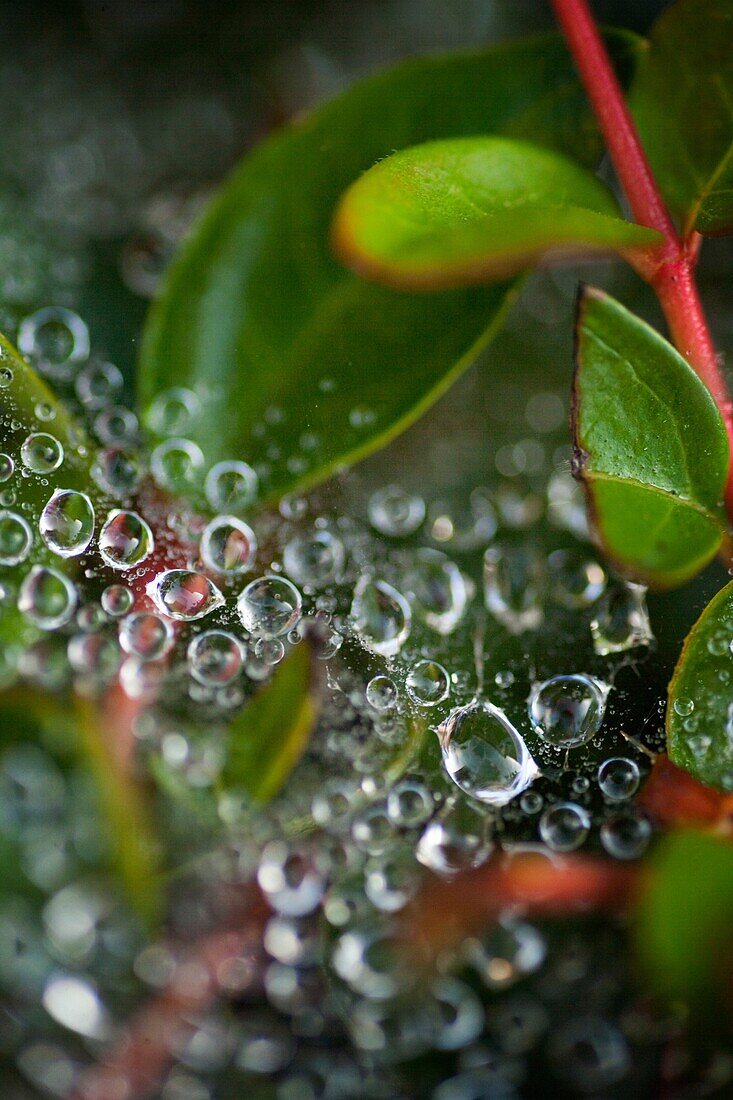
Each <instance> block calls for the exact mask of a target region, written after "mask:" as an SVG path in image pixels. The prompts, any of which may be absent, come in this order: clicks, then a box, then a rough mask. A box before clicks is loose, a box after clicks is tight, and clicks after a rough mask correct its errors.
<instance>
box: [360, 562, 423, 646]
mask: <svg viewBox="0 0 733 1100" xmlns="http://www.w3.org/2000/svg"><path fill="white" fill-rule="evenodd" d="M351 620H352V623H353V627H354V630H355V631H356V633H357V634H358V635H359V636H360V637H361V638H362V640H363V641H364V642H365V643H366V644H367V645H368V646H370V647H371V649H373V650H374V652H375V653H381V654H382V656H383V657H393V656H394V654H395V653H397V652H399V650H400V648H401V647H402V645H403V643H404V642H405V641H406V640H407V638H408V636H409V634H410V627H411V625H412V613H411V611H410V605H409V604H408V602H407V600H406V599H405V597H404V596H403V595H402V594H401V593H400V592H398V591H397V589H396V588H393V587H392V585H391V584H387V582H386V581H380V580H374V579H373V578H371V577H368V576H364V577H362V578H361V580H360V581H359V582H358V584H357V586H356V588H355V589H354V599H353V601H352V604H351Z"/></svg>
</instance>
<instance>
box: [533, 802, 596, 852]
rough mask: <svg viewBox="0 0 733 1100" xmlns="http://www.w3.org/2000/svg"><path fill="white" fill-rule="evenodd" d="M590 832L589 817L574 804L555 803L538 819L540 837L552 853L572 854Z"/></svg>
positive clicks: (586, 812)
mask: <svg viewBox="0 0 733 1100" xmlns="http://www.w3.org/2000/svg"><path fill="white" fill-rule="evenodd" d="M589 832H590V815H589V814H588V811H587V810H584V809H583V807H582V806H578V805H577V804H576V803H575V802H556V803H555V804H554V805H552V806H548V807H547V809H546V810H545V811H544V813H543V814H542V817H541V818H540V836H541V837H542V839H543V841H544V842H545V844H546V845H547V847H548V848H552V850H553V851H554V852H573V851H575V849H576V848H579V847H580V846H581V844H582V843H583V841H584V840H585V839H586V837H587V836H588V833H589Z"/></svg>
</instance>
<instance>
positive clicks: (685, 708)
mask: <svg viewBox="0 0 733 1100" xmlns="http://www.w3.org/2000/svg"><path fill="white" fill-rule="evenodd" d="M672 705H673V707H674V712H675V714H679V715H681V716H682V717H683V718H686V717H687V715H688V714H692V712H693V710H694V709H695V704H694V702H693V701H692V699H685V698H683V697H682V696H680V697H679V699H675V701H674V703H673V704H672Z"/></svg>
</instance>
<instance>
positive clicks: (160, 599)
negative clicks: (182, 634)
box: [145, 569, 224, 622]
mask: <svg viewBox="0 0 733 1100" xmlns="http://www.w3.org/2000/svg"><path fill="white" fill-rule="evenodd" d="M145 591H146V592H147V594H148V596H149V597H150V599H151V600H152V601H153V603H154V604H155V606H156V607H157V608H158V610H159V611H162V612H163V614H164V615H169V616H170V617H171V618H172V619H179V620H181V621H183V622H192V621H193V620H194V619H203V618H204V616H205V615H209V614H211V612H212V611H215V610H216V608H217V607H221V606H222V604H223V603H224V597H223V596H222V594H221V592H220V591H219V589H218V588H217V587H216V585H215V584H213V583H212V582H211V581H210V580H209V578H208V577H206V576H205V575H204V574H203V573H196V572H194V571H193V570H191V569H166V570H164V572H162V573H159V574H158V575H157V577H154V578H153V580H152V581H150V582H149V583H148V584H147V586H146V588H145Z"/></svg>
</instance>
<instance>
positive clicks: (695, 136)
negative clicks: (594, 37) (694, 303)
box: [631, 0, 733, 234]
mask: <svg viewBox="0 0 733 1100" xmlns="http://www.w3.org/2000/svg"><path fill="white" fill-rule="evenodd" d="M732 42H733V4H731V2H730V0H678V2H677V3H676V4H672V5H670V7H669V8H668V9H667V10H666V11H665V12H663V14H662V15H661V17H660V18H659V20H658V21H657V23H656V24H655V25H654V28H653V29H652V33H651V37H650V42H649V49H648V51H647V53H646V56H645V57H643V59H642V61H641V63H640V66H639V71H638V75H637V79H636V81H635V84H634V87H633V91H632V97H631V102H632V107H633V111H634V114H635V116H636V121H637V125H638V127H639V131H640V133H641V137H642V140H643V143H644V148H645V149H646V152H647V154H648V156H649V160H650V161H651V165H652V168H653V170H654V173H655V175H656V178H657V181H658V183H659V185H660V187H661V189H662V192H663V194H664V196H665V198H666V200H667V202H668V203H669V206H670V208H671V210H672V211H673V213H674V214H675V215H676V216H677V217H678V218H679V220H680V223H681V225H682V229H683V232H684V233H685V234H687V233H689V232H690V231H691V230H693V229H696V230H698V231H699V232H700V233H711V234H715V233H730V232H731V230H733V50H732V49H731V43H732Z"/></svg>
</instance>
